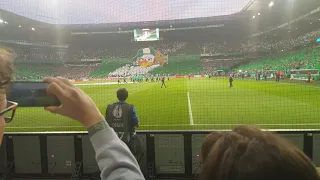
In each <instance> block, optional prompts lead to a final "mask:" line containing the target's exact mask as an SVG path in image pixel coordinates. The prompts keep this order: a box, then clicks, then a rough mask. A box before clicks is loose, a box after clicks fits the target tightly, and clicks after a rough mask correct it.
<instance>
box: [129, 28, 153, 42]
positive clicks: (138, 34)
mask: <svg viewBox="0 0 320 180" xmlns="http://www.w3.org/2000/svg"><path fill="white" fill-rule="evenodd" d="M134 40H135V41H157V40H159V28H156V29H135V30H134Z"/></svg>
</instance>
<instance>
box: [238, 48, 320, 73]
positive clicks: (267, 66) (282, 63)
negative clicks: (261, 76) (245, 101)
mask: <svg viewBox="0 0 320 180" xmlns="http://www.w3.org/2000/svg"><path fill="white" fill-rule="evenodd" d="M319 63H320V48H319V47H311V48H305V49H302V50H299V51H294V52H286V53H280V54H277V55H273V56H271V57H266V58H262V59H260V60H257V61H253V62H251V63H249V64H246V65H241V66H239V67H237V70H242V71H249V72H251V73H253V72H254V71H266V70H274V71H282V72H284V73H289V71H290V70H291V69H314V68H317V69H319Z"/></svg>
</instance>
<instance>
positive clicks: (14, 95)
mask: <svg viewBox="0 0 320 180" xmlns="http://www.w3.org/2000/svg"><path fill="white" fill-rule="evenodd" d="M47 87H48V83H44V82H13V83H11V84H10V85H9V87H8V89H7V99H8V100H10V101H14V102H17V103H18V104H19V106H20V107H46V106H59V105H60V104H61V103H60V101H59V100H58V99H57V97H55V96H50V95H48V94H47Z"/></svg>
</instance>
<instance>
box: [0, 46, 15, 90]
mask: <svg viewBox="0 0 320 180" xmlns="http://www.w3.org/2000/svg"><path fill="white" fill-rule="evenodd" d="M11 53H12V50H11V49H8V48H1V47H0V88H4V87H5V85H7V84H8V83H9V82H10V81H11V79H12V74H13V60H12V55H11Z"/></svg>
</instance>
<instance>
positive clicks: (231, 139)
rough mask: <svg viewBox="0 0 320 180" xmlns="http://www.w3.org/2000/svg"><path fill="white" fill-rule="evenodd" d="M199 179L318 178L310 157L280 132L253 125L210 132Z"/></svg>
mask: <svg viewBox="0 0 320 180" xmlns="http://www.w3.org/2000/svg"><path fill="white" fill-rule="evenodd" d="M201 157H202V162H203V164H202V169H201V173H200V177H199V179H200V180H211V179H215V180H256V179H259V180H271V179H272V180H280V179H281V180H283V179H288V180H302V179H303V180H319V179H320V177H319V176H318V173H317V171H316V168H315V166H314V165H313V163H312V162H311V160H310V159H309V158H308V157H307V156H306V155H305V154H304V153H303V152H302V151H300V150H299V149H298V148H297V147H296V146H295V145H293V144H291V143H289V142H287V141H286V140H284V139H282V138H280V136H278V135H277V134H273V133H270V132H264V131H261V130H260V129H258V128H256V127H253V126H238V127H236V128H234V129H233V130H232V131H230V132H213V133H211V134H209V135H208V136H207V137H206V138H205V140H204V142H203V144H202V148H201Z"/></svg>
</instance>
